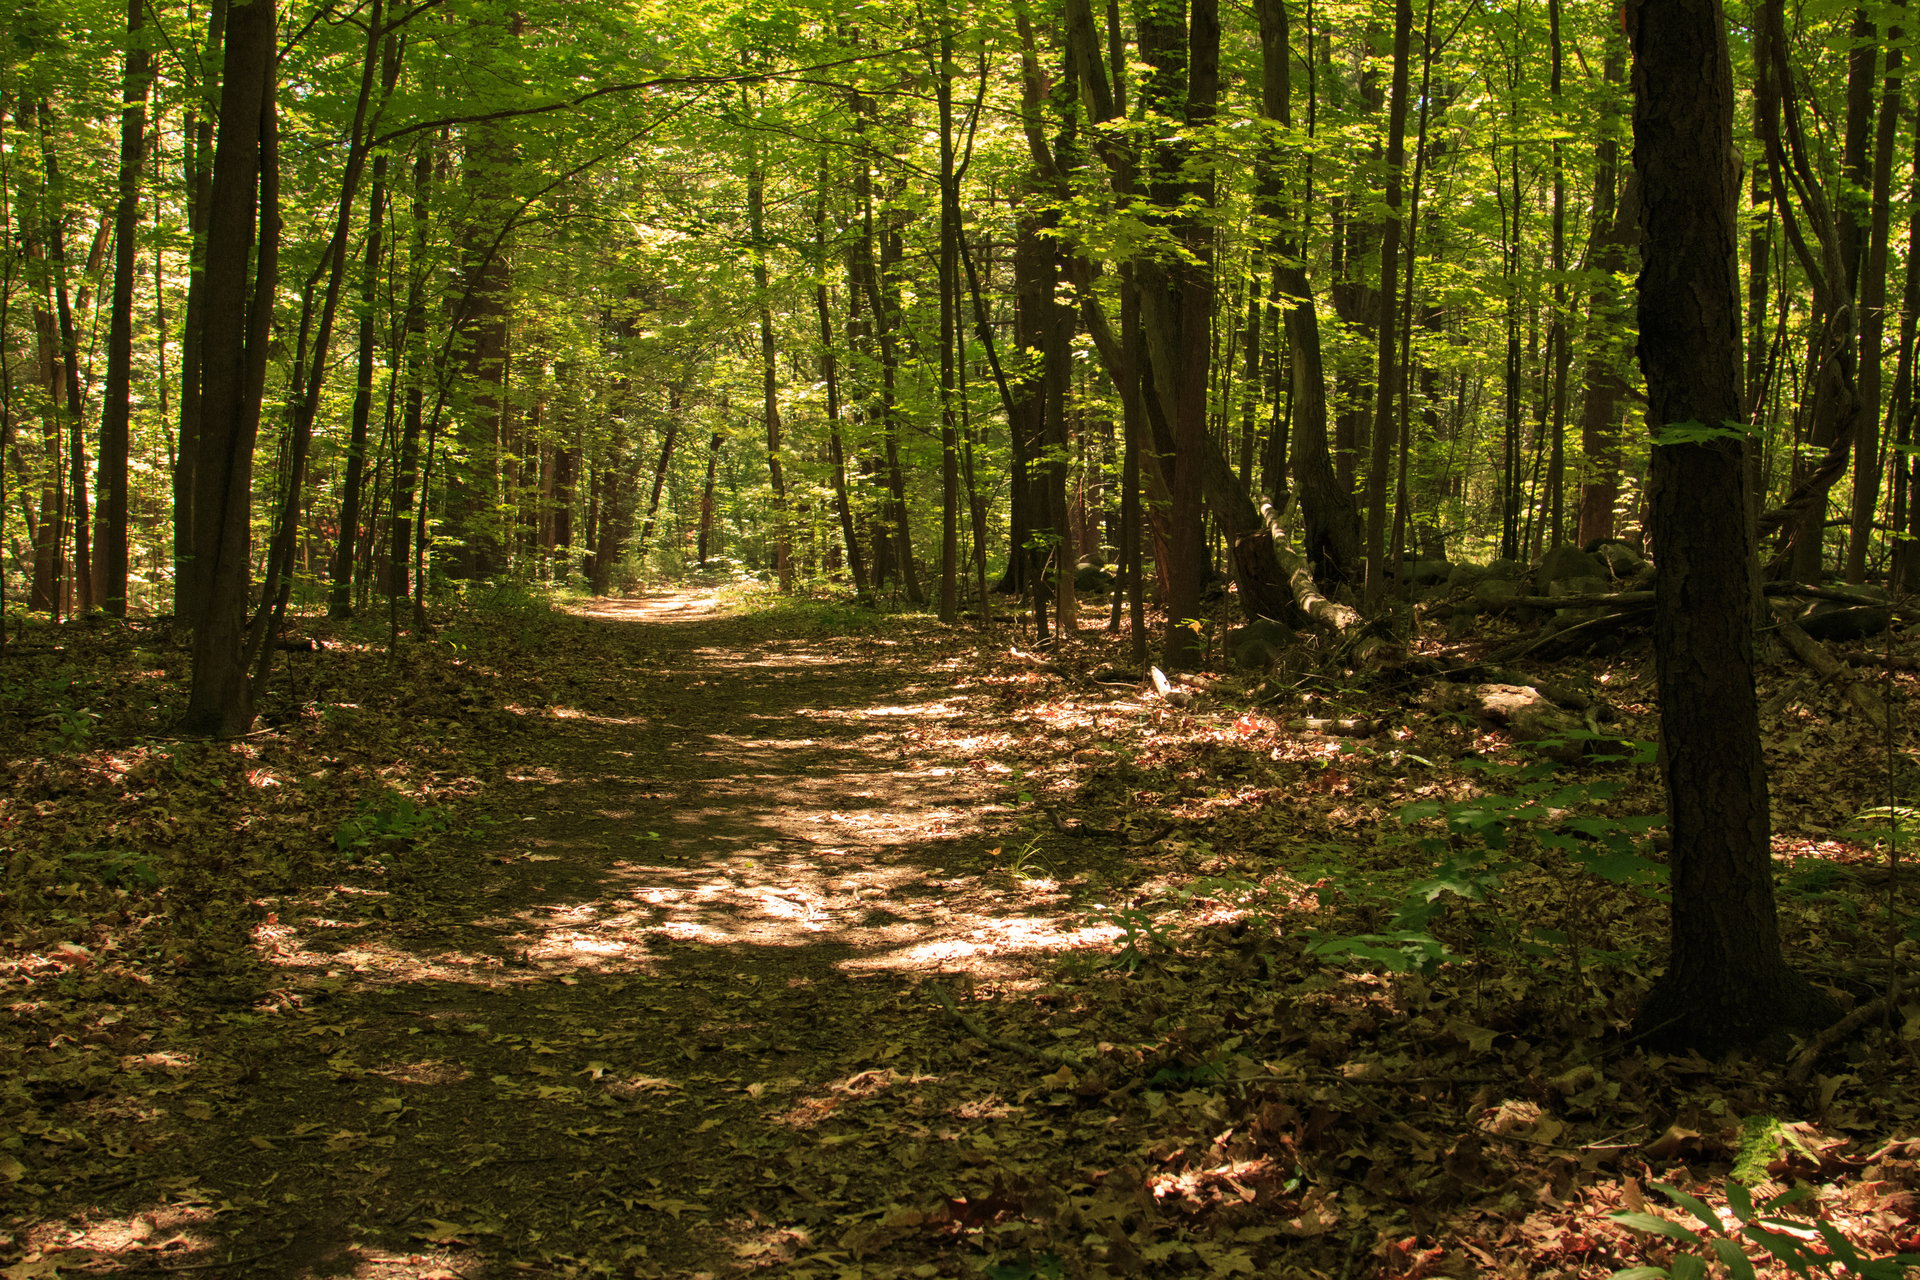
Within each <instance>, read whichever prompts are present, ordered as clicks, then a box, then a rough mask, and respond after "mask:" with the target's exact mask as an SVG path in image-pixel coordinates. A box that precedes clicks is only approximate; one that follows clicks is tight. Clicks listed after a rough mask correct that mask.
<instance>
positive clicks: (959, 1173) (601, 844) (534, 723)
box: [156, 594, 1073, 1278]
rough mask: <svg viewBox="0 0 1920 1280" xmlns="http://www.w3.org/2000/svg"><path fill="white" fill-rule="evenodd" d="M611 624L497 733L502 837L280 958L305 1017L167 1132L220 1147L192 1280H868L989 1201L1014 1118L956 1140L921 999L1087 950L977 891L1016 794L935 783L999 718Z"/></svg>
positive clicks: (677, 611) (833, 651)
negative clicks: (908, 1220)
mask: <svg viewBox="0 0 1920 1280" xmlns="http://www.w3.org/2000/svg"><path fill="white" fill-rule="evenodd" d="M593 616H594V617H595V619H596V620H597V621H598V622H599V623H600V624H601V626H602V627H603V628H604V631H605V633H606V640H607V647H608V648H609V650H611V651H612V652H613V653H614V654H616V655H617V656H618V657H619V659H620V662H619V669H615V670H608V671H606V672H604V673H602V678H599V679H588V680H583V681H579V682H577V684H578V687H577V688H575V689H574V690H573V693H574V694H575V695H576V696H574V697H572V698H571V699H567V700H563V701H559V702H557V704H556V705H553V706H549V707H523V708H510V710H513V711H515V712H516V713H517V714H518V715H519V716H520V718H521V720H522V721H523V727H522V728H521V730H520V732H519V734H518V735H516V740H515V741H514V742H512V743H511V744H509V746H508V748H507V749H506V752H505V753H503V754H506V755H508V757H509V758H511V759H512V760H514V761H516V762H517V763H515V764H514V766H513V767H512V768H510V769H509V771H508V778H509V782H508V784H507V785H508V788H509V790H508V792H507V794H505V795H503V796H500V797H489V798H488V799H487V801H486V803H487V807H488V808H489V809H490V810H491V811H492V812H493V813H494V814H496V815H498V818H499V821H498V825H496V826H494V827H493V828H492V829H491V830H490V831H488V832H487V833H485V834H484V835H482V836H480V837H478V838H469V839H454V840H450V841H447V842H445V843H444V844H442V845H441V846H440V847H439V848H437V849H435V850H432V851H431V856H430V857H428V858H427V859H425V860H424V861H420V860H415V861H407V860H405V859H403V860H402V861H401V862H400V863H399V865H397V866H396V867H395V868H394V870H393V871H392V872H391V873H389V874H388V875H387V876H386V877H385V880H384V883H379V884H373V885H341V886H337V887H336V888H334V889H333V890H332V891H331V892H329V893H326V894H325V895H324V896H323V897H321V898H319V899H317V900H314V901H311V902H308V903H305V904H285V905H284V906H283V908H282V912H281V913H279V914H278V915H277V916H276V917H275V918H274V919H273V920H272V921H271V922H270V923H269V924H268V925H267V926H265V927H264V928H263V929H262V930H261V931H260V936H261V938H262V939H263V941H264V942H265V943H266V944H267V946H268V947H269V949H270V950H271V951H272V952H273V953H274V955H275V958H276V959H275V962H276V963H277V964H278V965H279V966H281V967H282V968H283V969H284V971H285V975H286V987H287V991H288V993H289V997H290V1000H291V1001H292V1002H293V1003H294V1004H296V1005H297V1006H298V1012H297V1013H296V1014H295V1015H294V1017H293V1024H292V1026H291V1027H289V1026H288V1025H287V1020H286V1019H273V1020H271V1023H272V1025H271V1026H270V1027H266V1028H262V1027H259V1026H256V1025H254V1024H253V1023H252V1022H251V1021H250V1020H249V1019H247V1018H245V1017H241V1018H236V1019H235V1022H236V1026H235V1028H234V1036H233V1040H232V1041H231V1043H230V1046H229V1051H228V1057H229V1060H230V1065H231V1070H228V1071H227V1072H226V1073H225V1074H226V1075H227V1076H228V1079H227V1081H226V1083H225V1084H224V1085H222V1086H219V1087H215V1088H208V1087H207V1082H206V1080H205V1079H204V1078H203V1077H204V1074H205V1073H201V1076H200V1077H197V1078H196V1079H197V1082H196V1083H195V1084H194V1085H193V1086H191V1092H192V1093H193V1095H194V1096H192V1097H189V1098H187V1099H185V1100H183V1102H184V1105H185V1106H186V1108H187V1110H188V1114H190V1115H194V1116H197V1117H200V1118H202V1119H203V1120H204V1122H205V1128H204V1129H203V1130H202V1134H203V1138H202V1141H201V1142H200V1143H199V1144H197V1145H196V1149H194V1150H191V1151H188V1152H183V1153H182V1158H181V1159H180V1160H179V1162H178V1170H177V1177H178V1181H177V1182H176V1183H175V1184H174V1186H173V1189H172V1195H171V1199H172V1201H173V1202H174V1204H175V1205H177V1206H178V1209H179V1212H178V1214H177V1215H176V1216H177V1218H178V1222H177V1223H167V1222H158V1223H157V1224H156V1228H157V1229H159V1230H169V1229H177V1230H180V1231H181V1232H182V1233H183V1245H184V1244H200V1245H201V1246H202V1247H203V1248H204V1249H205V1250H206V1252H199V1253H196V1254H194V1255H186V1254H183V1255H182V1256H183V1257H188V1256H191V1257H192V1259H193V1260H195V1261H217V1260H220V1259H224V1258H230V1257H231V1258H238V1259H241V1260H243V1261H244V1262H245V1265H244V1266H241V1265H238V1264H236V1265H235V1266H233V1267H229V1268H227V1273H228V1274H243V1273H244V1274H247V1275H251V1276H288V1277H294V1276H301V1277H305V1276H331V1275H340V1276H346V1275H351V1276H355V1277H368V1278H371V1277H401V1276H407V1277H428V1276H446V1275H460V1276H467V1277H475V1276H493V1275H513V1274H524V1273H526V1271H528V1270H529V1269H531V1270H533V1271H535V1272H536V1273H545V1274H553V1273H559V1274H583V1275H594V1274H615V1275H655V1274H665V1275H685V1274H693V1273H698V1272H710V1273H715V1274H732V1273H737V1272H738V1271H740V1270H751V1269H754V1268H757V1267H761V1266H771V1267H774V1268H776V1269H777V1270H778V1271H779V1272H780V1273H781V1274H804V1273H806V1272H807V1271H808V1270H809V1269H810V1268H811V1269H812V1270H813V1271H815V1272H816V1273H818V1274H822V1275H837V1274H841V1273H842V1270H843V1268H849V1267H850V1268H852V1270H848V1271H846V1272H845V1273H846V1274H863V1273H862V1272H861V1270H860V1266H859V1263H858V1261H857V1255H860V1254H863V1253H865V1254H884V1253H885V1252H886V1249H885V1245H886V1244H887V1243H888V1242H889V1240H891V1238H892V1236H891V1235H890V1234H889V1233H890V1232H891V1231H892V1228H891V1227H888V1226H885V1225H883V1224H885V1223H887V1222H888V1215H889V1214H891V1215H893V1217H894V1219H895V1221H894V1223H893V1226H898V1221H897V1219H898V1217H899V1214H900V1212H901V1211H902V1206H906V1205H915V1204H919V1205H925V1204H927V1203H935V1204H937V1203H940V1202H942V1198H948V1199H952V1198H956V1197H957V1198H958V1200H957V1201H956V1202H957V1203H961V1204H963V1205H964V1204H965V1203H966V1197H967V1196H968V1195H969V1190H968V1188H969V1186H973V1187H974V1190H973V1191H972V1192H971V1194H972V1195H973V1196H974V1197H975V1198H976V1200H977V1199H978V1198H979V1197H981V1196H982V1195H985V1194H987V1193H988V1188H989V1186H990V1182H989V1180H988V1179H986V1178H984V1177H982V1176H978V1175H981V1174H982V1172H983V1171H982V1169H981V1165H982V1164H983V1156H984V1157H986V1159H985V1160H984V1163H990V1153H991V1152H992V1151H994V1150H995V1147H996V1141H997V1140H996V1139H995V1137H994V1136H993V1132H992V1131H993V1130H994V1129H995V1127H996V1123H995V1121H996V1115H997V1116H998V1117H999V1118H1002V1119H1003V1118H1004V1117H1005V1115H1006V1114H1007V1111H1008V1109H1007V1108H1006V1107H1004V1106H1002V1107H1000V1109H999V1111H998V1112H997V1113H996V1112H995V1110H994V1108H993V1107H988V1108H987V1109H986V1110H985V1111H983V1112H980V1113H979V1114H974V1115H966V1114H957V1113H956V1112H955V1109H954V1108H953V1107H952V1106H947V1105H945V1104H943V1102H942V1097H943V1095H944V1093H945V1092H946V1089H947V1084H948V1082H947V1080H946V1077H947V1073H948V1072H949V1071H951V1070H953V1069H954V1068H955V1067H956V1066H958V1065H959V1064H958V1063H957V1061H956V1060H954V1059H953V1052H954V1048H955V1045H956V1043H957V1042H959V1041H962V1040H964V1039H965V1035H964V1032H962V1031H960V1030H959V1029H958V1028H956V1027H954V1026H953V1025H952V1024H951V1022H950V1021H949V1020H948V1019H946V1018H945V1017H944V1016H943V1015H942V1013H941V1012H940V1010H939V1008H938V1006H937V1005H935V1004H933V1003H931V1002H930V1001H929V999H928V997H927V995H926V994H925V993H917V992H916V991H915V990H914V986H915V983H916V982H918V981H919V980H921V979H923V978H924V977H926V976H927V975H928V974H929V973H934V972H940V971H953V972H959V971H962V970H964V971H965V972H966V973H968V974H970V975H971V978H972V980H973V981H976V982H993V981H994V980H995V979H996V977H997V978H999V979H1001V980H1011V981H1015V982H1017V980H1018V979H1019V978H1020V976H1021V973H1022V955H1023V951H1024V950H1025V949H1027V948H1030V947H1033V946H1035V945H1042V944H1047V943H1057V942H1058V940H1059V935H1060V931H1061V930H1062V929H1063V928H1072V927H1073V926H1072V924H1071V923H1066V924H1063V923H1062V921H1061V920H1060V919H1058V918H1056V917H1057V915H1058V912H1059V909H1060V908H1061V907H1063V906H1064V903H1065V899H1064V896H1063V895H1061V894H1060V893H1058V892H1046V891H1043V890H1041V889H1036V888H1035V887H1033V886H1031V885H1030V884H1024V885H1020V886H1018V894H1017V897H1016V896H1015V894H1014V891H1015V882H1013V881H1011V880H1009V879H1007V878H1006V877H998V878H985V879H983V878H982V877H981V876H979V875H978V874H976V871H977V870H978V868H979V867H980V866H981V864H982V863H983V862H984V861H985V860H984V859H983V858H982V856H981V855H982V853H983V852H984V850H985V849H986V847H987V846H988V844H989V836H990V835H991V832H992V830H993V828H994V825H995V823H996V821H1002V822H1004V812H1005V811H1004V810H1003V809H1001V808H1000V807H999V805H998V804H997V803H996V801H997V800H1000V799H1004V798H1008V797H1007V788H1006V786H1005V784H1004V782H1002V783H1000V784H998V785H997V786H996V785H995V784H994V783H993V782H992V780H991V779H990V778H989V777H988V776H987V775H985V774H983V773H981V772H979V771H977V770H974V769H969V768H966V767H964V766H965V763H966V762H965V761H955V760H947V759H934V758H929V757H928V756H927V755H925V754H924V753H922V752H921V751H919V750H918V749H917V745H916V738H918V737H920V736H921V735H922V734H923V733H924V731H925V729H926V726H927V725H928V724H929V723H932V722H945V721H955V720H960V719H962V718H966V717H970V716H974V715H978V714H980V709H979V708H970V707H969V706H968V704H967V701H968V700H967V698H966V697H965V696H963V695H960V694H957V693H956V692H955V686H954V683H953V677H952V676H951V675H949V674H947V673H946V672H945V671H943V670H942V668H941V661H940V655H939V653H938V652H937V651H933V650H929V649H926V648H921V647H915V646H911V645H902V644H898V643H892V642H889V641H886V640H883V639H878V638H872V637H869V638H864V639H857V640H853V641H848V640H845V639H826V638H822V639H794V638H790V637H780V636H770V635H767V634H765V632H764V630H756V629H755V625H756V624H754V623H752V622H751V621H749V620H743V619H738V618H729V617H726V616H724V615H723V614H721V613H720V612H719V611H718V610H717V609H716V608H715V606H714V605H713V602H712V601H711V599H709V598H707V597H703V596H699V595H694V594H676V595H666V596H657V597H652V598H648V599H645V600H641V601H631V602H623V603H618V604H609V605H606V606H604V607H602V608H600V609H599V610H598V611H597V612H596V613H595V614H594V615H593ZM996 880H997V882H998V887H996V883H995V881H996ZM976 1047H977V1046H976ZM965 1109H966V1108H965V1107H964V1106H961V1107H960V1108H959V1110H960V1111H964V1110H965ZM968 1171H971V1172H970V1173H969V1172H968ZM210 1207H217V1209H218V1211H217V1213H209V1212H207V1210H208V1209H209V1208H210ZM909 1212H911V1211H909ZM989 1217H991V1215H989ZM976 1225H978V1224H976ZM863 1232H864V1233H865V1234H863ZM915 1252H916V1253H917V1254H918V1255H919V1257H920V1258H923V1259H924V1258H925V1257H927V1256H928V1254H927V1251H926V1249H925V1248H924V1247H922V1248H918V1249H916V1250H915ZM933 1252H934V1253H935V1254H936V1255H937V1254H938V1252H939V1248H938V1247H937V1245H936V1248H935V1249H934V1250H933ZM809 1258H811V1259H812V1262H811V1263H809V1262H808V1259H809ZM917 1265H921V1266H922V1267H924V1266H926V1265H934V1266H935V1268H936V1269H935V1270H934V1271H932V1272H927V1271H924V1270H922V1271H920V1272H913V1274H949V1273H950V1272H949V1269H948V1264H946V1263H940V1262H935V1263H932V1264H928V1263H925V1262H920V1263H918V1264H917ZM952 1265H953V1267H954V1268H956V1270H953V1271H952V1272H951V1273H952V1274H960V1271H959V1270H957V1268H958V1266H959V1264H958V1262H957V1261H955V1262H954V1263H953V1264H952ZM977 1266H978V1263H977V1262H976V1263H972V1264H970V1265H969V1267H968V1268H967V1271H968V1272H969V1273H971V1271H972V1270H973V1269H974V1268H977ZM900 1267H901V1268H902V1269H896V1268H895V1267H893V1266H890V1265H887V1264H885V1263H883V1262H870V1263H869V1264H868V1265H867V1269H866V1270H865V1271H864V1274H866V1275H870V1276H882V1275H893V1274H908V1273H909V1271H908V1270H907V1269H904V1268H906V1267H907V1264H906V1263H905V1262H902V1263H901V1264H900Z"/></svg>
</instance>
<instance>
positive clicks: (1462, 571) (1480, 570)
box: [1447, 560, 1487, 592]
mask: <svg viewBox="0 0 1920 1280" xmlns="http://www.w3.org/2000/svg"><path fill="white" fill-rule="evenodd" d="M1486 576H1487V566H1485V565H1483V564H1468V563H1467V562H1465V561H1464V560H1463V561H1461V562H1460V563H1459V564H1456V565H1454V566H1453V569H1452V570H1451V571H1450V572H1449V573H1448V574H1447V590H1449V591H1462V592H1465V591H1471V590H1473V588H1474V586H1475V585H1476V584H1478V583H1479V582H1480V580H1481V579H1482V578H1485V577H1486Z"/></svg>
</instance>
